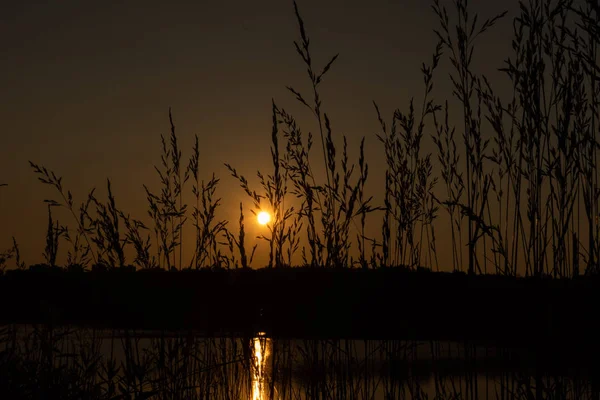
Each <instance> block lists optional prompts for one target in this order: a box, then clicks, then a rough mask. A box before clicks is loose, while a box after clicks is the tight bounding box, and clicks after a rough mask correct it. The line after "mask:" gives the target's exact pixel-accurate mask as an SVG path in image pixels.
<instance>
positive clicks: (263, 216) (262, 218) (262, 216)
mask: <svg viewBox="0 0 600 400" xmlns="http://www.w3.org/2000/svg"><path fill="white" fill-rule="evenodd" d="M257 218H258V223H259V224H261V225H266V224H268V223H269V221H271V216H270V215H269V213H268V212H266V211H261V212H259V213H258V216H257Z"/></svg>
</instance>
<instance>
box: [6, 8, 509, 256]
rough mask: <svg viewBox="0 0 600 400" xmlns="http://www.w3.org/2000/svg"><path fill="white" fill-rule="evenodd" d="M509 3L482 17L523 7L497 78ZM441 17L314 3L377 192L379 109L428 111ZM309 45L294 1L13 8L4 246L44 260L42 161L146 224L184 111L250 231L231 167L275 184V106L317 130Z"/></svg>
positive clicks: (70, 183) (78, 192)
mask: <svg viewBox="0 0 600 400" xmlns="http://www.w3.org/2000/svg"><path fill="white" fill-rule="evenodd" d="M442 3H443V4H446V5H447V6H448V7H451V2H450V1H442ZM500 3H502V2H496V1H473V2H472V5H473V8H474V10H475V11H479V12H481V14H482V17H487V16H491V15H493V14H496V13H498V12H500V11H501V10H503V9H504V8H507V7H511V8H510V9H509V15H508V16H507V18H506V19H504V20H503V21H502V22H501V23H500V24H499V25H498V27H497V28H496V29H495V30H494V31H493V32H491V33H490V34H489V35H487V36H486V37H485V38H484V40H482V42H481V47H480V51H481V53H480V55H479V56H478V57H477V59H476V62H477V65H478V66H479V67H480V70H482V72H486V73H493V71H494V70H495V68H497V67H500V66H501V64H502V61H503V59H504V58H505V55H506V54H507V52H506V51H507V50H508V48H509V46H510V36H509V34H510V33H511V29H512V27H511V22H510V19H511V18H512V16H513V15H514V10H515V8H516V7H515V6H516V2H510V4H500ZM430 4H431V3H430V2H428V1H423V0H397V1H391V0H372V1H358V0H346V1H342V0H328V1H326V2H323V1H317V0H300V1H299V3H298V5H299V8H300V12H301V14H302V15H303V18H304V21H305V24H306V29H307V31H308V34H309V36H310V38H311V44H312V46H313V47H312V50H313V56H314V57H315V58H316V61H317V63H318V64H319V65H322V64H323V63H324V62H326V61H327V60H328V58H329V57H330V56H332V55H333V54H335V53H338V52H339V53H340V57H339V60H338V61H337V63H336V64H335V65H334V67H333V68H332V70H331V72H330V74H329V75H328V76H327V78H326V79H325V81H324V84H323V90H322V93H323V95H324V100H323V102H324V103H323V104H324V108H325V110H326V111H327V112H328V113H329V114H330V116H331V120H332V124H333V127H334V131H335V134H337V135H338V136H341V134H346V135H347V136H348V138H349V143H350V145H351V146H352V147H353V148H357V147H358V143H359V140H360V138H361V137H362V136H366V137H367V161H368V162H369V164H370V168H371V177H372V181H371V189H372V190H373V192H374V193H378V190H380V189H379V188H380V187H381V186H380V185H381V182H382V181H383V179H382V178H383V164H382V160H383V158H382V155H383V152H382V146H381V145H380V143H379V142H378V141H377V140H376V138H375V134H376V133H377V132H378V123H377V119H376V114H375V112H374V109H373V106H372V101H373V100H375V101H377V103H378V104H379V105H380V107H381V109H382V111H383V112H384V114H385V116H386V118H387V120H388V121H389V120H390V117H391V115H392V114H391V113H392V112H393V110H394V109H396V108H401V109H402V110H406V109H407V105H408V101H409V99H410V97H411V96H415V97H416V98H417V99H418V98H420V97H421V94H422V92H423V88H422V77H421V75H420V72H419V68H420V65H421V63H422V62H423V61H426V62H429V60H430V59H431V54H432V52H433V50H434V47H435V44H436V38H435V35H434V33H433V28H436V27H437V24H436V19H435V15H434V14H433V12H432V11H431V9H430ZM298 37H299V34H298V31H297V24H296V21H295V17H294V13H293V5H292V2H291V1H282V0H261V1H254V2H248V1H241V0H230V1H224V2H204V1H197V2H169V3H167V2H164V1H143V2H142V1H126V2H125V1H108V2H81V1H73V0H65V1H61V2H42V1H39V2H38V1H19V2H12V3H11V4H10V5H5V6H4V8H3V12H2V14H0V54H1V56H2V57H1V59H2V60H3V62H2V63H0V79H1V82H2V85H1V93H2V95H1V96H2V97H1V103H2V104H1V107H0V120H1V121H2V125H1V129H2V133H1V136H0V138H1V139H0V171H1V172H0V183H8V184H9V186H8V187H5V188H1V189H0V223H1V225H2V229H1V231H0V247H1V248H8V247H9V246H10V244H11V242H10V237H11V236H13V235H14V236H15V237H16V238H17V240H18V242H19V243H20V244H21V246H22V252H23V253H24V258H25V261H26V262H27V263H28V264H30V263H34V262H40V261H41V253H42V252H43V247H44V244H43V243H44V235H45V230H46V223H47V219H46V218H47V216H46V207H45V205H44V204H43V202H42V201H43V199H44V198H47V197H55V194H54V192H53V191H52V190H50V189H49V188H47V187H45V186H43V185H42V184H40V183H38V182H37V179H36V176H35V174H34V173H33V171H32V170H31V169H30V167H29V165H28V160H32V161H34V162H36V163H39V164H42V165H44V166H46V167H47V168H49V169H51V170H53V171H55V172H56V173H57V174H58V175H60V176H63V177H64V184H65V186H66V187H67V188H70V189H71V190H72V191H73V194H74V195H75V198H76V202H80V201H82V200H83V199H84V197H85V195H86V194H87V192H88V191H89V190H90V189H91V188H92V187H98V188H99V190H100V192H99V193H101V194H103V193H105V191H104V188H105V179H106V178H110V179H111V180H112V181H113V190H114V192H115V194H116V196H117V201H118V205H119V206H120V207H121V208H123V209H124V210H125V211H126V212H129V213H131V214H132V216H135V217H138V218H145V217H146V204H147V203H146V198H145V193H144V191H143V188H142V184H144V183H146V184H149V185H150V186H153V185H155V184H156V183H157V177H156V175H155V173H154V170H153V165H154V164H157V163H158V162H159V154H160V147H159V144H160V134H165V135H168V133H169V124H168V108H169V107H172V109H173V115H174V118H175V124H176V127H177V133H178V134H179V138H180V142H181V144H182V145H183V151H184V158H186V159H187V157H188V156H189V155H190V151H191V145H192V140H193V135H194V134H198V135H199V136H200V140H201V162H200V168H201V171H202V176H203V177H205V178H207V179H208V178H209V177H210V175H211V174H212V172H215V173H216V174H217V175H218V176H219V177H220V178H221V182H222V185H221V187H220V190H219V192H218V193H219V195H220V196H221V197H223V212H224V214H226V215H224V217H226V218H228V219H231V220H232V223H235V221H236V220H237V207H238V204H239V202H240V201H244V202H245V204H246V205H247V206H250V202H249V201H248V198H247V197H246V196H245V194H244V193H243V191H242V190H241V189H239V186H238V184H237V182H236V181H235V180H234V179H233V178H231V177H230V176H229V175H228V174H227V171H226V169H225V168H224V167H223V163H224V162H228V163H231V164H232V165H233V166H234V167H236V168H237V169H238V171H240V172H241V173H243V174H244V175H246V176H248V177H249V178H250V180H251V182H254V181H255V180H254V177H255V172H256V170H257V169H262V170H265V171H268V168H269V163H270V153H269V144H270V131H271V99H272V98H274V99H275V101H276V102H277V103H278V104H279V105H280V106H282V107H284V108H286V109H287V110H289V111H292V112H294V113H295V114H296V115H297V117H298V120H299V122H300V123H301V124H302V127H303V131H305V132H307V131H309V130H312V131H314V129H315V126H314V121H313V120H312V119H310V118H309V117H310V115H308V114H307V113H306V111H305V110H303V108H302V107H300V106H298V103H297V102H295V100H294V98H293V96H292V95H291V94H290V93H289V92H287V90H286V89H285V86H286V85H291V86H294V87H296V88H297V89H299V90H304V89H305V88H306V84H307V82H308V80H307V77H306V76H305V69H304V66H303V65H302V63H301V60H300V59H299V57H298V55H297V54H296V52H295V50H294V46H293V40H297V39H298ZM447 64H448V63H447V61H444V63H443V65H442V69H441V70H440V72H439V74H438V77H439V78H440V79H438V80H437V82H439V83H436V85H437V86H436V89H438V91H437V92H436V93H438V94H437V95H436V96H437V97H438V98H439V99H440V101H441V100H443V98H444V97H447V96H449V91H448V88H449V82H448V79H447V74H448V69H447ZM353 152H354V154H355V151H354V150H353ZM319 156H320V155H319ZM377 200H378V202H379V203H381V202H382V198H381V197H379V198H378V199H377ZM59 215H60V216H61V222H62V223H65V224H69V225H72V223H73V222H72V221H71V220H70V219H68V218H67V216H66V215H64V216H63V214H59ZM377 224H378V225H379V221H378V222H377ZM256 229H258V228H256ZM250 233H251V234H252V233H253V232H250ZM63 254H64V248H63Z"/></svg>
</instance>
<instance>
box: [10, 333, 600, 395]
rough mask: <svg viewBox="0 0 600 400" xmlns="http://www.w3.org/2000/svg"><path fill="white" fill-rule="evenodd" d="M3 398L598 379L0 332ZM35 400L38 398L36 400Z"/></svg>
mask: <svg viewBox="0 0 600 400" xmlns="http://www.w3.org/2000/svg"><path fill="white" fill-rule="evenodd" d="M0 338H1V339H0V346H1V347H0V351H1V353H0V389H1V391H2V392H1V393H2V398H14V399H18V398H61V399H71V398H72V399H75V398H88V399H119V398H120V399H127V398H135V399H251V400H266V399H281V400H284V399H372V400H379V399H382V400H383V399H434V398H435V399H457V398H460V399H488V398H489V399H518V398H522V399H536V398H572V399H585V398H590V399H591V398H598V395H599V394H600V391H599V390H598V389H599V385H598V375H597V370H596V372H594V371H595V368H594V367H593V366H592V367H590V366H589V365H587V364H582V365H577V364H576V363H570V364H568V365H567V364H566V363H564V362H562V361H561V360H560V359H557V360H555V361H556V362H553V358H552V350H551V349H548V351H547V352H546V353H547V355H548V357H546V358H544V359H543V360H540V359H539V357H538V356H537V355H532V354H530V353H528V352H527V351H521V350H518V349H514V348H513V349H506V348H497V347H495V346H493V345H491V344H486V345H484V344H478V345H475V344H473V343H455V342H448V341H446V342H441V341H406V340H345V339H334V340H322V339H306V338H296V339H290V338H286V339H278V338H269V337H266V336H265V335H263V334H260V333H259V334H257V335H255V336H254V337H252V336H248V337H240V336H231V335H230V336H223V337H203V336H200V335H198V334H196V333H194V332H182V331H178V332H161V331H133V330H108V329H102V330H100V329H86V328H77V327H56V328H52V327H50V326H47V325H37V326H35V325H28V326H23V325H7V326H4V327H3V328H2V329H1V331H0ZM40 396H41V397H40Z"/></svg>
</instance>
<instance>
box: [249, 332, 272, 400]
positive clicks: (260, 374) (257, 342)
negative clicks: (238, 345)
mask: <svg viewBox="0 0 600 400" xmlns="http://www.w3.org/2000/svg"><path fill="white" fill-rule="evenodd" d="M252 340H253V344H254V346H253V350H254V357H253V371H252V400H267V399H268V398H269V396H268V391H267V389H268V387H267V379H266V378H267V374H266V366H267V358H268V357H269V354H270V351H271V350H270V347H271V339H269V338H268V337H266V336H265V334H264V332H259V333H258V336H257V337H255V338H254V339H252Z"/></svg>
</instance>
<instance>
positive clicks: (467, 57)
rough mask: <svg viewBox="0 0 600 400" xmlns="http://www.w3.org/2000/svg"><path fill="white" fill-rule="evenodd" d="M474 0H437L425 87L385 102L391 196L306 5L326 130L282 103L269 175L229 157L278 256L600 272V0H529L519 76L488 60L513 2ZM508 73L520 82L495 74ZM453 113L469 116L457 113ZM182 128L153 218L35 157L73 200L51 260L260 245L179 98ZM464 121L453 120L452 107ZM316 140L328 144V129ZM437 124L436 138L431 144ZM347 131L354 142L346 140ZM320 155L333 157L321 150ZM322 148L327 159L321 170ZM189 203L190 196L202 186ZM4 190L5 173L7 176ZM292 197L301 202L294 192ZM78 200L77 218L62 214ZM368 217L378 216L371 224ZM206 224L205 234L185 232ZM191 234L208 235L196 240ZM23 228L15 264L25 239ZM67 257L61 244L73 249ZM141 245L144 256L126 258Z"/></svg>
mask: <svg viewBox="0 0 600 400" xmlns="http://www.w3.org/2000/svg"><path fill="white" fill-rule="evenodd" d="M467 3H468V2H467V0H456V1H454V2H453V6H454V7H453V8H452V9H451V10H448V9H447V8H446V7H445V6H444V5H443V4H441V3H440V2H439V1H437V0H436V1H434V3H433V6H432V8H433V11H434V13H435V14H436V15H437V17H438V20H439V26H438V27H437V29H435V33H436V36H437V38H438V43H437V45H436V46H435V51H434V52H433V57H432V60H431V63H430V64H425V63H423V65H422V67H421V72H422V75H423V82H424V93H423V100H422V103H421V105H420V107H416V106H415V104H414V102H413V100H412V99H411V100H410V102H409V106H408V110H406V111H402V110H400V109H398V110H396V111H395V112H394V114H393V116H392V118H391V122H390V123H387V122H386V121H385V118H384V116H382V115H381V113H380V112H379V108H378V107H377V105H375V111H376V115H377V118H378V120H379V124H380V131H379V133H378V134H377V138H378V139H379V141H380V142H381V144H382V145H383V154H384V155H385V159H386V164H387V168H386V170H385V172H384V174H385V192H384V193H383V196H382V197H379V194H376V195H377V196H375V195H373V196H371V195H369V194H368V191H367V190H366V184H367V181H368V178H369V165H368V163H367V160H366V159H365V156H364V142H365V140H364V138H363V140H362V142H361V144H360V148H359V155H358V160H357V161H356V162H352V161H351V160H350V159H349V156H348V143H347V139H346V137H345V136H343V137H339V136H338V135H336V134H335V132H334V129H333V123H332V121H331V120H330V118H329V116H328V114H327V111H326V107H325V106H324V103H323V100H322V97H321V95H320V87H321V85H322V84H323V82H324V79H325V78H326V75H327V74H328V73H329V71H330V69H331V67H332V66H334V64H335V61H336V59H337V55H336V56H334V57H332V58H331V59H330V61H329V62H327V63H326V64H325V65H324V66H323V67H320V66H317V65H315V62H314V60H313V57H312V56H311V41H310V40H309V37H308V34H307V31H306V29H305V25H304V22H303V20H302V18H301V16H300V13H299V11H298V8H297V6H296V5H295V13H296V17H297V21H298V24H299V31H300V40H299V41H297V42H294V45H295V48H296V50H297V53H298V55H299V56H300V58H301V60H302V62H303V63H304V65H305V67H306V70H307V74H308V78H309V82H310V88H311V91H310V93H309V94H306V93H300V92H299V91H297V90H295V89H294V88H292V87H289V88H288V89H289V90H290V92H291V93H293V95H294V96H295V98H296V99H297V101H298V102H299V103H300V104H301V105H303V106H305V107H306V108H308V109H309V110H310V112H311V113H312V114H313V116H314V122H315V123H316V126H317V131H318V135H316V136H317V137H316V138H314V137H313V135H312V133H311V132H308V134H306V133H305V132H303V131H302V130H301V128H300V125H299V124H298V122H297V121H296V119H295V117H294V116H293V115H292V114H290V113H289V112H287V111H286V110H285V109H283V108H282V107H280V106H278V105H277V104H276V103H273V105H272V120H273V123H272V134H271V156H272V168H273V169H272V171H270V172H269V173H263V172H260V171H259V172H258V180H259V186H260V187H259V188H251V187H250V184H249V182H248V180H247V179H246V178H245V176H244V175H243V174H242V173H240V172H238V171H237V170H236V169H235V168H234V166H232V165H229V164H226V165H227V168H228V169H229V170H230V172H231V175H232V176H233V177H234V178H236V179H237V180H239V183H240V185H241V187H242V189H243V190H244V191H245V192H246V193H247V194H248V196H249V198H250V200H251V202H252V205H253V210H252V211H253V212H254V211H257V210H260V209H262V208H267V209H269V210H270V211H271V212H272V214H273V219H272V223H271V224H270V225H269V227H268V228H269V229H268V234H266V235H263V236H261V238H262V239H264V240H265V241H266V242H267V243H268V248H269V250H268V251H269V253H268V254H269V262H268V266H269V267H280V266H285V265H288V266H289V265H299V264H301V265H309V266H315V267H340V266H343V267H356V266H359V267H363V268H375V267H379V266H390V265H404V266H408V267H411V268H416V267H418V266H427V267H430V268H433V269H440V268H441V269H445V270H464V271H468V272H469V273H472V274H473V273H482V272H485V273H499V274H506V275H513V276H515V275H527V276H541V275H552V276H554V277H571V276H575V275H579V274H581V273H584V272H585V273H595V272H596V270H597V268H598V259H599V257H600V235H599V234H600V232H599V229H600V226H599V224H598V218H599V211H598V200H599V197H600V189H599V187H598V168H597V167H598V166H597V154H598V140H597V137H596V136H597V135H596V131H597V129H598V127H597V125H598V123H597V119H598V111H599V103H598V102H599V94H600V85H599V83H598V79H597V75H598V71H599V68H598V63H597V54H596V52H597V47H598V43H599V41H600V31H599V30H598V22H599V19H600V10H599V8H598V4H597V2H595V1H592V0H583V1H579V2H574V1H571V0H560V1H551V0H529V1H526V2H520V14H519V15H518V16H516V17H515V18H514V20H513V29H514V35H513V37H512V38H511V44H512V52H511V54H509V55H508V56H507V58H506V61H505V63H504V66H502V68H501V71H503V72H504V75H505V79H506V81H501V82H497V83H496V82H490V80H488V79H487V77H486V76H485V75H482V74H480V73H478V72H477V71H476V70H475V69H474V67H473V58H474V57H475V56H476V53H477V51H476V50H477V49H476V43H477V42H478V41H479V40H480V36H484V35H485V34H486V32H487V31H489V30H491V29H493V28H494V25H495V24H496V23H497V22H498V21H499V20H500V19H501V18H503V17H504V14H501V15H497V16H492V17H491V18H489V19H485V20H482V19H481V18H479V17H478V15H477V14H473V13H472V12H470V11H469V7H468V4H467ZM444 63H445V64H447V66H448V67H449V68H450V74H449V78H450V80H451V84H452V94H451V96H447V95H444V94H439V93H436V92H435V91H434V81H435V79H437V78H436V72H437V70H438V69H439V68H438V67H439V65H441V64H444ZM507 82H508V83H509V84H510V87H511V89H512V90H511V94H510V95H509V96H508V97H501V96H499V95H497V94H496V93H497V92H496V90H495V89H494V85H503V86H506V83H507ZM450 116H454V118H451V117H450ZM169 118H170V125H171V132H170V135H169V136H168V137H164V136H161V149H162V155H161V162H160V164H159V165H158V166H156V167H155V169H156V172H157V174H158V177H159V179H160V184H161V187H160V189H159V190H158V191H156V192H153V191H151V190H150V189H149V188H148V187H146V186H144V188H145V191H146V195H147V200H148V216H147V217H148V218H149V220H148V219H147V220H146V221H142V219H137V218H132V217H131V216H130V215H129V214H126V213H125V212H124V211H122V210H121V209H120V208H119V207H118V206H117V202H116V200H115V197H114V196H113V194H112V191H111V183H110V181H108V182H107V190H108V198H107V199H106V200H102V199H100V198H98V197H97V196H96V195H95V194H94V191H92V192H91V193H89V196H88V198H87V199H86V200H85V201H83V202H82V203H81V204H80V205H77V204H76V203H75V201H74V199H73V196H72V195H71V192H70V191H69V190H66V189H65V188H64V187H63V185H62V180H61V178H60V177H59V176H57V175H55V173H54V172H52V171H51V170H48V169H46V168H45V167H43V166H40V165H37V164H35V163H31V167H32V168H33V170H34V172H35V173H36V174H37V176H38V178H39V179H40V181H41V182H43V183H45V184H48V185H51V186H53V187H55V188H56V190H57V192H58V194H59V195H60V198H59V200H54V199H52V200H46V203H47V206H48V230H47V240H46V248H45V251H44V257H45V260H44V262H45V263H46V264H49V265H54V264H56V263H57V255H58V249H59V246H60V247H61V248H62V247H64V246H65V245H66V246H67V247H68V250H67V252H66V265H67V267H68V268H84V269H87V268H90V267H91V266H93V265H96V266H98V265H100V266H105V267H106V268H119V267H123V266H125V265H129V264H132V265H135V266H136V267H137V268H165V269H184V268H200V267H225V268H232V267H242V268H245V267H249V266H250V265H251V264H252V260H253V256H254V254H255V250H256V246H254V248H252V249H247V244H246V242H245V237H246V236H245V231H244V213H243V206H242V205H241V204H240V218H239V224H238V226H237V227H233V226H232V224H230V223H229V222H228V221H225V220H220V219H219V218H218V208H219V206H220V199H219V198H218V197H217V194H216V193H217V189H218V184H219V179H218V178H217V177H215V176H214V174H213V175H212V177H211V178H210V179H208V180H205V179H203V178H202V173H201V171H199V162H198V160H199V157H200V149H199V146H198V137H197V136H196V138H195V146H194V148H193V150H192V154H191V157H190V159H189V161H188V163H187V165H186V164H185V161H184V160H183V158H182V150H181V148H180V146H179V143H178V138H177V135H176V133H175V125H174V122H173V118H172V116H171V113H170V112H169ZM453 120H456V121H460V123H458V124H456V125H452V121H453ZM314 140H316V141H317V142H318V144H317V150H316V153H321V154H320V155H319V154H315V149H314V147H313V144H314ZM425 141H431V143H432V144H433V145H434V148H435V151H436V152H435V153H429V152H425V151H424V148H427V146H424V142H425ZM340 146H341V152H340ZM315 157H322V164H321V161H318V162H317V161H316V160H315ZM315 164H318V165H320V166H324V170H323V171H317V167H316V166H315ZM190 186H191V193H192V195H193V201H192V204H187V203H186V201H184V200H188V199H189V196H188V195H187V191H188V190H190ZM4 190H6V189H4ZM291 204H296V206H295V207H293V206H291ZM54 207H65V208H67V209H68V210H69V212H70V213H71V214H72V217H73V222H74V226H73V225H71V226H70V227H67V226H64V225H62V224H60V223H59V222H58V221H56V220H54V219H53V215H52V209H53V208H54ZM367 220H368V221H370V222H371V221H375V222H371V223H372V224H379V225H380V226H381V229H380V234H379V235H375V236H373V235H370V236H369V235H367V231H366V229H365V227H366V224H367ZM190 223H191V224H192V225H193V229H194V233H195V234H194V235H193V237H190V235H184V234H183V229H184V226H185V225H186V224H190ZM445 223H448V224H449V227H450V229H449V230H448V231H449V234H448V236H449V237H447V238H444V241H447V242H449V243H451V244H450V254H451V257H448V258H447V259H448V260H451V261H450V262H449V263H442V264H440V260H439V257H438V245H437V244H436V243H437V242H436V238H437V236H436V227H437V228H438V229H439V226H440V224H445ZM184 238H190V239H189V240H192V241H193V243H194V245H193V246H192V248H193V251H192V254H187V255H186V254H185V253H184V252H183V247H184V243H183V241H184ZM18 256H19V254H18V246H17V244H16V241H15V243H14V246H13V247H12V248H11V249H10V250H8V251H7V252H5V253H3V254H2V255H1V256H0V264H1V265H2V266H5V265H6V261H7V259H9V258H12V257H16V258H17V265H19V266H21V267H22V261H21V260H20V258H19V257H18ZM61 259H62V258H61ZM128 260H130V261H128Z"/></svg>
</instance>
